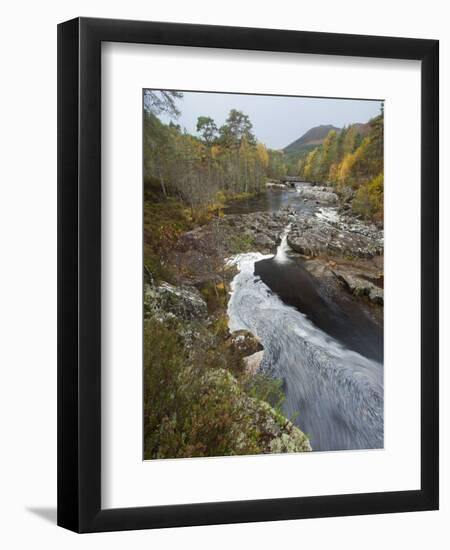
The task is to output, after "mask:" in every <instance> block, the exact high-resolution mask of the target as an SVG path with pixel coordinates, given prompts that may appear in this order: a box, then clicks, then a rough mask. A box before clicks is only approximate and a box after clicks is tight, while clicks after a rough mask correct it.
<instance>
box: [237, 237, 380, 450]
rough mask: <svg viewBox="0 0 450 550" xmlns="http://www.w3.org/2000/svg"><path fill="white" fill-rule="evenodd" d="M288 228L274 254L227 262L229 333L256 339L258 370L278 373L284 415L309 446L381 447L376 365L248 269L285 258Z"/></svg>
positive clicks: (244, 255) (327, 447)
mask: <svg viewBox="0 0 450 550" xmlns="http://www.w3.org/2000/svg"><path fill="white" fill-rule="evenodd" d="M287 233H288V229H287V230H286V232H285V234H283V238H282V240H281V243H280V245H279V247H278V250H277V253H276V255H275V256H274V257H272V256H270V255H269V256H267V255H266V256H264V255H262V254H259V253H248V254H242V255H239V256H237V257H236V258H234V259H233V260H232V262H233V263H235V264H236V265H237V266H238V268H239V273H238V274H237V275H236V276H235V277H234V279H233V281H232V284H231V297H230V301H229V304H228V316H229V327H230V330H231V331H235V330H239V329H246V330H249V331H250V332H252V333H253V334H255V335H256V336H258V337H259V338H260V339H261V341H262V343H263V345H264V350H265V351H264V360H263V364H262V368H266V369H269V370H270V371H271V372H272V373H273V374H274V375H275V376H277V377H280V378H282V380H283V383H284V390H285V394H286V400H285V402H284V404H283V410H284V414H285V415H286V416H287V417H290V418H294V421H295V423H296V424H297V425H298V426H299V427H300V429H302V430H303V431H304V432H306V433H308V434H309V436H310V439H311V445H312V448H313V450H316V451H326V450H342V449H370V448H382V447H383V437H384V432H383V413H384V411H383V392H384V390H383V366H382V364H381V363H378V362H377V361H374V360H371V359H368V358H366V357H364V356H362V355H360V354H359V353H357V352H354V351H351V350H349V349H346V348H345V347H344V346H342V345H341V344H340V343H339V342H338V341H337V340H335V339H333V338H332V337H330V336H329V335H327V334H326V333H325V332H323V331H322V330H320V329H319V328H318V327H316V326H315V325H314V324H313V323H312V322H311V321H310V320H309V319H308V318H307V317H306V316H305V315H303V314H302V313H301V312H299V311H298V310H297V309H295V308H293V307H291V306H288V305H286V304H285V303H284V302H282V301H281V300H280V298H279V297H278V296H277V295H276V294H274V293H273V292H272V291H271V290H270V288H269V287H268V286H267V285H266V284H264V283H263V281H262V280H261V279H260V278H259V277H258V276H255V274H254V272H255V262H258V261H260V260H263V259H268V258H273V259H274V261H276V262H277V263H278V262H281V263H285V262H288V261H289V259H288V256H287V249H288V245H287V242H286V238H287Z"/></svg>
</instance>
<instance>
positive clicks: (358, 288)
mask: <svg viewBox="0 0 450 550" xmlns="http://www.w3.org/2000/svg"><path fill="white" fill-rule="evenodd" d="M332 273H333V275H334V276H335V277H336V278H337V279H338V280H339V281H340V282H341V283H343V285H344V286H345V287H346V288H347V289H348V290H349V291H350V292H351V293H352V294H354V295H355V296H366V297H367V298H368V299H369V300H370V301H371V302H373V303H374V304H379V305H383V302H384V292H383V289H382V288H380V287H378V286H376V285H375V284H374V283H372V282H371V281H369V280H367V277H366V276H364V275H363V274H360V273H354V272H349V271H344V270H342V269H341V270H336V269H333V270H332Z"/></svg>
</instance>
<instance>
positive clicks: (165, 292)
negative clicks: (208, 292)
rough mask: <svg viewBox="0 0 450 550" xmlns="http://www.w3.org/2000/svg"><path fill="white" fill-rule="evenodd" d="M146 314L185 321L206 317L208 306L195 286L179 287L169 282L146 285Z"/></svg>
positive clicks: (162, 318) (161, 318)
mask: <svg viewBox="0 0 450 550" xmlns="http://www.w3.org/2000/svg"><path fill="white" fill-rule="evenodd" d="M144 315H145V316H146V317H155V318H158V319H160V320H166V319H168V318H174V317H175V318H177V319H180V320H185V321H192V320H201V319H206V317H207V316H208V308H207V305H206V302H205V300H204V299H203V298H202V296H201V294H200V292H199V291H198V290H197V289H196V288H195V287H186V286H181V287H177V286H174V285H170V284H169V283H161V284H160V285H158V286H152V285H145V289H144Z"/></svg>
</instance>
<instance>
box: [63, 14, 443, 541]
mask: <svg viewBox="0 0 450 550" xmlns="http://www.w3.org/2000/svg"><path fill="white" fill-rule="evenodd" d="M104 41H109V42H128V43H141V44H163V45H179V46H195V47H208V48H227V49H240V50H262V51H276V52H293V53H310V54H326V55H340V56H358V57H376V58H386V59H388V58H392V59H409V60H419V61H420V62H421V72H422V75H421V82H422V84H421V94H422V97H421V488H420V490H415V491H398V492H381V493H366V494H347V495H332V496H314V497H299V498H281V499H270V500H253V501H235V502H214V503H201V504H186V505H171V506H152V507H135V508H134V507H133V508H121V509H108V510H102V508H101V361H100V359H101V159H100V151H101V132H100V130H101V116H100V114H101V87H100V82H101V43H102V42H104ZM438 67H439V43H438V41H437V40H422V39H410V38H388V37H377V36H359V35H345V34H329V33H315V32H314V33H313V32H299V31H285V30H268V29H256V28H238V27H221V26H204V25H190V24H178V23H177V24H174V23H160V22H143V21H122V20H107V19H91V18H77V19H73V20H71V21H67V22H65V23H62V24H60V25H59V26H58V525H60V526H62V527H65V528H67V529H70V530H73V531H76V532H97V531H114V530H125V529H149V528H161V527H175V526H189V525H207V524H208V525H209V524H224V523H238V522H255V521H274V520H285V519H297V518H313V517H328V516H349V515H360V514H379V513H390V512H411V511H418V510H436V509H438V493H439V484H438V479H439V477H438V476H439V462H438V457H439V448H438V433H439V424H438V421H439V418H438V397H439V392H438V334H439V331H438V304H439V302H438V225H439V220H438V213H439V210H438V200H439V191H438V180H439V173H438V162H439V158H438V154H439V153H438V151H439V144H438V139H439V112H438V108H439V103H438V100H439V95H438V94H439V76H438Z"/></svg>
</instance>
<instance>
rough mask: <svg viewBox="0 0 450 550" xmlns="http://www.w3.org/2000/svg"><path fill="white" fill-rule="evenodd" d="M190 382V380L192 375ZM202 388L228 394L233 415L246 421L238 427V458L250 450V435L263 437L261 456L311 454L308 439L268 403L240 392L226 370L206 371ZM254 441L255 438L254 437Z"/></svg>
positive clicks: (235, 428) (237, 425) (236, 435)
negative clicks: (248, 448) (237, 414)
mask: <svg viewBox="0 0 450 550" xmlns="http://www.w3.org/2000/svg"><path fill="white" fill-rule="evenodd" d="M186 374H187V381H188V379H189V376H188V373H186ZM201 384H202V386H204V388H205V392H207V391H208V388H209V387H210V388H211V389H210V391H213V392H219V395H220V393H221V392H222V393H224V392H226V394H227V400H228V407H229V410H230V411H236V413H238V411H239V416H240V417H245V419H246V422H245V423H244V424H239V423H236V424H235V425H234V426H233V427H232V429H233V430H234V431H235V433H234V435H233V440H234V441H235V446H236V448H235V454H242V452H243V451H244V452H245V449H246V448H247V447H248V441H247V437H248V435H247V434H254V433H255V429H256V430H257V432H258V433H259V437H258V441H257V445H258V447H259V449H260V452H261V453H297V452H304V451H311V445H310V442H309V439H308V437H307V436H306V435H305V434H304V433H303V432H302V431H301V430H300V429H299V428H297V427H296V426H294V424H293V423H292V422H291V421H290V420H288V419H287V418H285V417H284V416H283V415H281V414H280V413H278V412H277V411H276V410H275V409H273V408H272V407H271V406H270V405H269V404H268V403H267V402H265V401H261V400H259V399H255V398H253V397H250V396H249V395H247V394H246V393H245V392H244V391H242V389H241V388H240V386H239V384H238V382H237V380H236V379H235V378H234V377H233V376H232V375H231V374H230V373H229V372H228V371H226V370H224V369H213V370H208V371H205V373H204V375H203V377H202V379H201ZM252 437H253V436H252Z"/></svg>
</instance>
